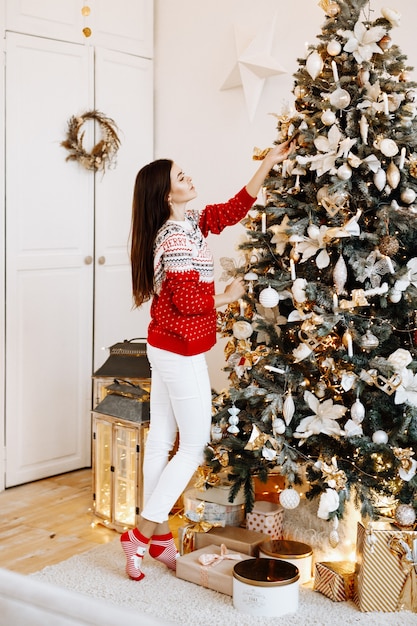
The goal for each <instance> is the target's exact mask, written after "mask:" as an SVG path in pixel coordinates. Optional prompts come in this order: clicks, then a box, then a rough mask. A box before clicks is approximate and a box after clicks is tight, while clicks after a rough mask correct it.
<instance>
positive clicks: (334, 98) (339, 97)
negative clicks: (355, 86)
mask: <svg viewBox="0 0 417 626" xmlns="http://www.w3.org/2000/svg"><path fill="white" fill-rule="evenodd" d="M329 102H330V104H331V105H332V106H334V107H336V109H346V107H348V106H349V104H350V94H349V92H348V91H346V89H341V88H340V87H338V88H337V89H335V90H334V91H333V92H332V93H331V94H330V96H329Z"/></svg>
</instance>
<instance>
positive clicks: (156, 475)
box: [141, 344, 211, 523]
mask: <svg viewBox="0 0 417 626" xmlns="http://www.w3.org/2000/svg"><path fill="white" fill-rule="evenodd" d="M147 354H148V360H149V363H150V366H151V372H152V373H151V398H150V414H151V416H150V428H149V433H148V437H147V440H146V446H145V454H144V461H143V480H144V503H145V504H144V508H143V510H142V513H141V514H142V517H144V518H145V519H147V520H150V521H153V522H158V523H162V522H164V521H166V520H167V519H168V516H169V512H170V511H171V509H172V507H173V506H174V504H175V502H176V501H177V500H178V498H179V497H180V495H181V493H182V492H183V491H184V489H185V488H186V486H187V484H188V483H189V481H190V479H191V478H192V475H193V473H194V472H195V470H196V469H197V467H198V466H199V465H200V464H201V462H202V461H203V460H204V448H205V446H206V445H207V443H208V442H209V441H210V427H211V388H210V379H209V375H208V369H207V363H206V358H205V355H204V354H198V355H196V356H182V355H180V354H175V353H173V352H167V351H166V350H161V349H159V348H154V347H153V346H151V345H149V344H148V346H147ZM177 432H178V434H179V445H178V449H177V452H176V453H175V455H174V456H173V457H172V458H171V459H170V460H169V462H168V458H169V454H170V452H171V451H172V449H173V447H174V445H175V441H176V437H177Z"/></svg>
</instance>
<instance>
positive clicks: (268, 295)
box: [259, 287, 279, 309]
mask: <svg viewBox="0 0 417 626" xmlns="http://www.w3.org/2000/svg"><path fill="white" fill-rule="evenodd" d="M278 302H279V294H278V292H277V291H276V290H275V289H273V288H272V287H267V288H266V289H263V290H262V291H261V293H260V294H259V303H260V304H261V305H262V306H264V307H265V308H266V309H273V308H274V306H277V304H278Z"/></svg>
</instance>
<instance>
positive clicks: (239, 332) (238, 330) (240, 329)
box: [233, 320, 253, 339]
mask: <svg viewBox="0 0 417 626" xmlns="http://www.w3.org/2000/svg"><path fill="white" fill-rule="evenodd" d="M252 333H253V328H252V324H250V323H249V322H246V321H245V320H238V321H237V322H235V323H234V324H233V337H235V338H236V339H249V337H250V336H251V335H252Z"/></svg>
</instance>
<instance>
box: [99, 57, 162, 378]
mask: <svg viewBox="0 0 417 626" xmlns="http://www.w3.org/2000/svg"><path fill="white" fill-rule="evenodd" d="M95 76H96V108H97V109H98V110H100V111H102V112H103V113H105V114H106V115H107V116H108V117H111V118H112V119H113V120H114V121H115V122H116V124H117V126H118V128H119V138H120V141H121V145H120V148H119V152H118V155H117V164H116V166H115V167H114V168H113V169H110V170H107V171H106V172H105V173H104V174H102V175H101V174H98V175H96V193H95V204H96V231H95V232H96V258H95V262H96V267H95V300H94V312H95V313H94V336H95V339H94V344H95V359H94V367H95V369H97V368H98V367H99V366H100V365H101V364H102V363H103V362H104V360H105V359H106V358H107V357H108V351H107V350H106V349H105V348H108V347H109V346H111V345H113V344H114V343H117V342H119V341H123V340H124V339H131V338H134V337H146V332H147V326H148V317H149V314H148V306H144V307H142V308H141V309H139V310H138V309H136V310H132V287H131V271H130V260H129V233H130V224H131V213H132V197H133V186H134V182H135V178H136V174H137V172H138V170H139V169H140V168H141V167H142V166H143V165H145V164H146V163H148V162H149V161H151V160H152V156H153V104H152V103H153V64H152V61H149V60H147V59H143V58H140V57H136V56H133V55H129V54H124V53H120V52H114V51H111V50H104V49H101V48H98V49H96V60H95Z"/></svg>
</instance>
